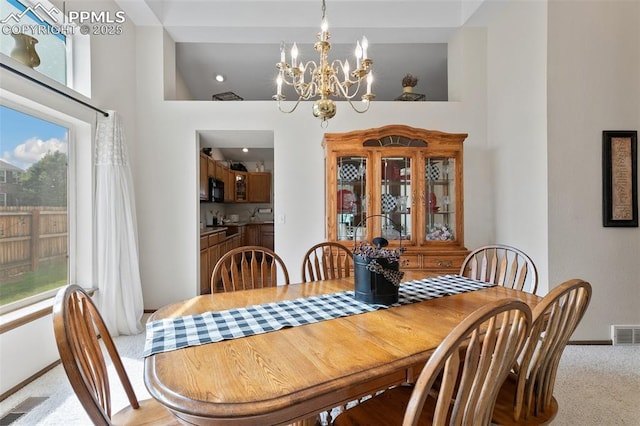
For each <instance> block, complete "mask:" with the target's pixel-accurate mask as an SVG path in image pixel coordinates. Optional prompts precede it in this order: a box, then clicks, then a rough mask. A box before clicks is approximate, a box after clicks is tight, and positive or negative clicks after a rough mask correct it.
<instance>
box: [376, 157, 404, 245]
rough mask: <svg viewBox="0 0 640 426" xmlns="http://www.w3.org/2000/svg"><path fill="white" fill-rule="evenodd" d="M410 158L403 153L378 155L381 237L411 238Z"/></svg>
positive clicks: (393, 238)
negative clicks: (379, 156) (382, 217)
mask: <svg viewBox="0 0 640 426" xmlns="http://www.w3.org/2000/svg"><path fill="white" fill-rule="evenodd" d="M411 163H412V162H411V158H410V157H403V156H389V157H384V156H383V157H381V159H380V171H381V174H380V177H381V181H380V201H379V203H380V213H381V214H382V215H383V216H385V217H386V218H387V219H388V220H384V219H382V220H381V223H380V229H381V233H382V237H384V238H386V239H387V240H389V241H391V240H400V239H402V240H410V239H411V232H412V229H411V227H412V220H411V214H412V212H411V201H412V200H411V197H412V192H411V190H412V186H411V166H412V164H411Z"/></svg>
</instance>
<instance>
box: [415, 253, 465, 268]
mask: <svg viewBox="0 0 640 426" xmlns="http://www.w3.org/2000/svg"><path fill="white" fill-rule="evenodd" d="M463 261H464V256H446V255H434V256H431V255H428V254H426V255H425V256H424V258H423V259H422V265H423V268H425V269H450V270H455V271H456V272H457V271H459V270H460V266H462V262H463Z"/></svg>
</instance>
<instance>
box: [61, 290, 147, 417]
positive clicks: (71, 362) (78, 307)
mask: <svg viewBox="0 0 640 426" xmlns="http://www.w3.org/2000/svg"><path fill="white" fill-rule="evenodd" d="M53 328H54V332H55V336H56V343H57V345H58V351H59V352H60V359H61V360H62V365H63V366H64V369H65V371H66V373H67V376H68V377H69V381H70V382H71V386H72V387H73V390H74V392H75V393H76V395H77V396H78V399H79V400H80V403H81V404H82V406H83V407H84V409H85V411H86V412H87V414H88V415H89V417H90V418H91V421H92V422H93V423H94V424H95V425H110V424H111V388H110V383H109V376H108V375H107V364H106V362H105V358H104V355H103V352H102V349H101V346H100V343H99V340H98V339H99V337H101V338H102V341H103V343H104V346H105V348H106V351H107V354H108V355H109V357H110V358H111V362H112V363H113V367H114V368H115V370H116V372H117V373H118V377H119V378H120V382H121V383H122V387H123V388H124V391H125V393H126V395H127V398H128V399H129V404H130V405H131V407H132V408H134V409H137V408H139V404H138V399H137V397H136V395H135V392H134V390H133V387H132V386H131V382H130V381H129V377H128V376H127V373H126V371H125V369H124V366H123V365H122V360H121V359H120V355H119V354H118V351H117V349H116V347H115V345H114V343H113V340H112V339H111V335H110V334H109V331H108V330H107V327H106V325H105V323H104V321H103V320H102V317H101V316H100V313H99V312H98V309H97V308H96V306H95V305H94V304H93V301H92V300H91V298H90V297H89V295H88V294H87V293H86V292H85V291H84V290H83V289H82V288H81V287H79V286H77V285H69V286H67V287H65V288H62V289H60V290H59V291H58V293H57V295H56V298H55V302H54V305H53Z"/></svg>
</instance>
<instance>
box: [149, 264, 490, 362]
mask: <svg viewBox="0 0 640 426" xmlns="http://www.w3.org/2000/svg"><path fill="white" fill-rule="evenodd" d="M492 286H494V284H491V283H485V282H481V281H475V280H471V279H469V278H465V277H462V276H459V275H444V276H440V277H434V278H424V279H420V280H414V281H407V282H403V283H401V284H400V289H399V292H398V296H399V297H398V303H396V304H394V305H391V306H400V305H407V304H409V303H415V302H421V301H424V300H429V299H435V298H438V297H443V296H451V295H454V294H459V293H466V292H469V291H474V290H480V289H483V288H488V287H492ZM389 307H390V306H386V305H370V304H367V303H364V302H359V301H357V300H356V299H355V298H354V293H353V291H343V292H339V293H332V294H323V295H319V296H312V297H306V298H299V299H294V300H282V301H280V302H272V303H266V304H263V305H254V306H248V307H246V308H234V309H229V310H226V311H216V312H206V313H203V314H197V315H188V316H183V317H179V318H167V319H162V320H157V321H151V322H149V323H147V337H146V341H145V348H144V353H143V356H145V357H146V356H149V355H153V354H156V353H159V352H168V351H172V350H175V349H180V348H186V347H188V346H197V345H202V344H205V343H212V342H219V341H221V340H227V339H235V338H238V337H246V336H251V335H254V334H262V333H268V332H270V331H275V330H280V329H282V328H285V327H295V326H298V325H304V324H311V323H315V322H320V321H324V320H329V319H334V318H340V317H346V316H349V315H357V314H362V313H365V312H372V311H376V310H378V309H386V308H389Z"/></svg>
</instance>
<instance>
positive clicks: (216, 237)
mask: <svg viewBox="0 0 640 426" xmlns="http://www.w3.org/2000/svg"><path fill="white" fill-rule="evenodd" d="M224 237H225V235H224V232H216V233H215V234H211V235H209V246H212V245H215V244H218V243H219V242H220V241H221V240H223V239H224Z"/></svg>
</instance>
